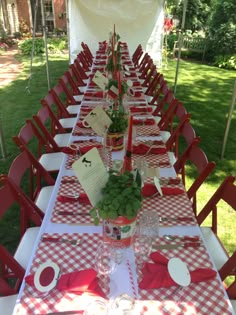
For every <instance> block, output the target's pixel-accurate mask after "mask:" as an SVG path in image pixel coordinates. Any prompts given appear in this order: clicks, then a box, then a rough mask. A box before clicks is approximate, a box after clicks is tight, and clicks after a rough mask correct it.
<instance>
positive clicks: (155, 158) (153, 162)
mask: <svg viewBox="0 0 236 315" xmlns="http://www.w3.org/2000/svg"><path fill="white" fill-rule="evenodd" d="M140 158H144V159H145V161H146V162H147V163H148V166H149V167H154V168H155V167H159V166H160V167H170V166H171V164H170V159H169V155H168V153H163V154H151V153H149V154H147V155H145V154H144V155H142V154H132V160H133V161H134V162H135V161H136V160H137V159H140Z"/></svg>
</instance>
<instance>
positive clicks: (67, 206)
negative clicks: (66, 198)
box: [51, 176, 93, 225]
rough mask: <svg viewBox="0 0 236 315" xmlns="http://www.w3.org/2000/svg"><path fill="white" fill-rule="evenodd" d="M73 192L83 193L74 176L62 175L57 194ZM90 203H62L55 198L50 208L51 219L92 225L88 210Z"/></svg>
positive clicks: (71, 193) (59, 221) (57, 221)
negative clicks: (64, 212)
mask: <svg viewBox="0 0 236 315" xmlns="http://www.w3.org/2000/svg"><path fill="white" fill-rule="evenodd" d="M74 193H77V194H79V193H84V190H83V188H82V187H81V185H80V183H79V182H78V180H77V178H76V177H75V176H63V177H62V181H61V183H60V187H59V190H58V195H60V194H62V195H73V194H74ZM91 208H92V205H89V204H80V203H79V201H73V202H65V203H62V202H60V201H58V200H56V202H55V205H54V207H53V210H52V216H51V221H52V222H54V223H67V224H90V225H93V220H92V219H91V217H90V215H89V210H90V209H91ZM59 211H66V212H73V213H82V214H83V213H84V214H85V215H82V214H78V215H76V214H72V215H69V214H59Z"/></svg>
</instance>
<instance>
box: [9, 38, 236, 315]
mask: <svg viewBox="0 0 236 315" xmlns="http://www.w3.org/2000/svg"><path fill="white" fill-rule="evenodd" d="M122 56H124V58H123V59H122V60H123V64H126V65H128V66H129V67H130V69H131V72H130V73H131V74H126V76H127V78H129V79H131V80H132V81H133V82H139V79H138V77H137V73H136V72H135V71H134V69H133V65H132V62H131V59H130V56H129V53H128V48H127V45H125V44H124V45H123V46H122ZM101 60H104V59H102V55H101V54H100V53H99V50H98V52H97V54H96V57H95V61H94V64H93V68H92V72H93V73H94V72H95V71H96V70H100V71H104V62H100V61H101ZM135 86H137V90H138V91H142V88H141V85H140V86H138V84H136V85H135ZM98 91H99V90H98V89H97V87H96V86H95V85H94V84H93V83H91V81H90V82H89V83H88V86H87V91H86V92H85V96H84V100H83V101H82V103H81V109H80V113H78V116H77V117H78V121H79V120H81V119H82V118H83V117H84V116H85V115H86V113H87V108H88V107H93V106H97V105H104V99H102V98H100V97H93V96H92V97H91V93H95V92H98ZM89 93H90V94H89ZM89 95H90V96H89ZM140 104H141V105H142V106H147V104H146V101H145V97H144V95H143V94H142V95H141V96H138V97H136V98H135V97H128V99H127V106H131V105H132V106H140ZM134 115H135V114H134ZM137 115H138V114H137ZM147 115H148V116H145V115H142V116H141V118H142V117H149V116H150V113H148V114H147ZM91 139H93V140H94V141H101V138H100V137H97V136H96V135H94V134H93V132H92V131H91V130H89V129H88V128H87V129H85V128H81V127H78V125H75V127H74V129H73V131H72V133H71V138H70V142H71V143H73V142H74V141H85V142H84V143H85V144H88V143H89V142H86V141H88V140H91ZM147 139H148V140H156V139H159V140H160V139H161V136H160V133H159V130H158V128H157V127H156V126H155V127H153V126H151V127H150V126H146V125H140V126H137V127H136V140H137V141H143V140H147ZM82 145H83V144H82ZM162 146H163V145H162ZM99 150H100V149H99ZM123 155H124V150H122V151H118V152H112V154H111V160H110V161H109V165H110V166H111V165H112V161H114V160H120V159H123ZM135 158H137V156H136V157H135V155H133V159H134V160H135ZM148 159H149V162H150V163H152V164H155V163H156V165H159V166H160V177H161V178H165V179H167V180H168V179H169V178H175V177H176V174H175V171H174V169H173V167H172V166H171V164H170V162H169V158H168V154H167V153H166V154H160V155H154V154H150V155H148ZM73 161H74V157H72V156H71V155H67V156H66V157H65V159H64V163H63V165H62V167H61V169H60V171H59V174H58V177H57V180H56V185H55V187H54V190H53V194H52V197H51V199H50V203H49V205H48V208H47V211H46V214H45V218H44V220H43V223H42V226H41V228H40V232H39V235H38V238H37V240H36V243H35V246H34V251H33V253H32V257H31V259H30V262H29V265H28V268H27V270H26V275H33V274H34V273H35V272H36V270H37V269H38V268H39V267H40V265H41V264H42V263H44V262H46V261H52V262H55V263H56V264H57V265H59V266H60V268H61V274H62V275H63V274H66V273H69V272H73V271H77V270H84V269H87V268H95V263H96V258H95V253H96V249H97V244H98V242H99V241H101V240H102V226H101V225H99V226H95V225H94V224H93V221H92V220H91V218H90V216H88V215H86V214H85V215H66V214H65V215H61V214H60V211H66V212H70V211H71V212H76V211H77V210H79V211H80V212H83V213H88V211H89V209H90V208H91V205H88V204H79V202H76V203H75V202H73V203H61V202H60V201H58V199H57V197H58V194H62V193H63V194H69V193H71V191H77V192H79V191H80V192H81V191H82V188H81V185H80V183H79V182H78V181H76V178H75V173H74V171H73V169H72V168H71V165H72V163H73ZM147 181H149V182H152V179H151V178H148V179H147ZM177 185H178V187H182V188H183V186H182V184H181V183H179V184H177ZM169 186H170V187H172V186H173V187H176V184H170V185H169ZM147 210H154V211H157V213H158V215H159V217H167V218H168V217H169V218H171V217H183V216H184V217H188V218H190V219H189V220H179V221H178V220H173V221H171V220H169V221H164V222H160V228H159V237H157V238H156V239H155V241H154V242H153V247H152V252H155V251H156V249H155V246H156V245H160V244H163V245H164V244H173V243H170V241H168V240H166V238H164V237H163V236H164V235H165V234H170V235H175V236H179V237H181V236H198V237H199V238H200V240H201V242H202V243H201V246H200V247H197V248H195V247H179V248H176V249H171V250H170V249H161V250H159V252H160V253H161V254H162V255H164V256H165V257H166V258H167V259H171V258H173V257H178V258H180V259H182V261H184V262H185V263H186V264H187V266H188V268H189V270H190V271H192V270H194V269H197V268H212V269H215V267H214V264H213V262H212V259H211V257H210V256H209V253H208V251H207V249H206V247H205V244H204V241H203V240H202V235H201V230H200V228H199V226H198V225H197V221H196V219H195V217H194V214H193V211H192V207H191V202H190V201H189V199H188V197H187V194H186V192H185V193H183V194H181V195H174V196H162V197H160V196H159V195H156V196H155V197H153V198H144V200H143V206H142V209H141V211H140V214H139V217H140V215H141V214H142V213H143V212H144V211H147ZM139 217H138V220H139ZM45 237H46V238H48V237H49V238H57V237H60V238H63V239H67V240H80V242H79V244H78V245H74V244H72V243H69V242H67V243H63V242H50V241H49V242H47V241H45V240H43V238H45ZM174 244H176V243H174ZM146 259H147V261H150V259H149V258H148V257H147V258H146ZM141 277H142V274H141V273H140V272H139V271H138V269H137V258H135V255H134V252H133V248H132V246H131V247H129V248H127V249H126V250H125V257H124V259H123V260H122V262H121V263H120V264H118V265H117V266H116V269H115V271H114V272H113V273H112V274H111V275H110V276H109V277H108V276H105V275H98V278H99V284H100V287H101V288H102V290H103V292H104V294H105V296H106V300H107V301H108V302H109V303H110V304H112V301H113V300H114V299H115V298H117V297H119V296H120V295H122V294H124V293H125V294H128V296H130V297H132V298H133V299H134V300H135V308H134V310H133V313H130V314H145V315H148V314H184V315H185V314H186V315H187V314H188V315H189V314H198V315H199V314H215V315H217V314H219V315H222V314H224V315H227V314H233V310H232V308H231V305H230V303H229V300H228V298H227V295H226V292H225V290H224V288H223V285H222V283H221V280H220V278H219V275H218V274H217V276H216V277H215V278H213V279H210V280H206V281H202V282H198V283H190V285H189V286H187V287H183V288H181V290H176V288H178V286H170V287H166V288H159V289H140V288H139V286H138V284H139V282H140V281H141ZM93 299H95V297H94V296H92V295H89V294H86V292H84V293H80V294H78V292H76V293H74V292H70V291H66V290H65V291H59V290H57V287H56V288H53V289H52V290H51V291H49V292H47V293H46V294H42V293H39V292H37V290H35V289H34V286H32V285H30V284H28V283H26V282H25V281H24V282H23V284H22V286H21V289H20V292H19V296H18V300H17V304H16V307H15V310H14V314H15V315H16V314H21V315H31V314H47V313H53V312H59V311H69V310H77V311H78V314H83V312H84V310H85V309H86V307H87V305H88V304H89V303H90V302H91V301H92V300H93ZM65 314H66V313H65ZM68 314H69V313H68ZM109 314H113V312H112V311H110V313H109ZM120 314H121V313H120Z"/></svg>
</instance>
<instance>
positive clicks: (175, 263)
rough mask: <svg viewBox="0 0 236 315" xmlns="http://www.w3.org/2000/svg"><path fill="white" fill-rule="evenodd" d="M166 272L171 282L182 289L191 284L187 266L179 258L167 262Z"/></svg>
mask: <svg viewBox="0 0 236 315" xmlns="http://www.w3.org/2000/svg"><path fill="white" fill-rule="evenodd" d="M168 271H169V275H170V276H171V278H172V280H174V282H176V283H177V284H178V285H180V286H182V287H187V286H188V285H189V284H190V283H191V276H190V272H189V270H188V267H187V265H186V264H185V263H184V262H183V261H182V260H181V259H180V258H171V259H170V260H169V261H168Z"/></svg>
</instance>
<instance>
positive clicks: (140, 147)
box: [132, 143, 167, 155]
mask: <svg viewBox="0 0 236 315" xmlns="http://www.w3.org/2000/svg"><path fill="white" fill-rule="evenodd" d="M132 152H133V153H134V154H141V155H144V154H146V153H147V152H148V153H150V154H164V153H166V152H167V149H166V148H164V147H163V148H160V147H150V146H148V145H146V144H144V143H140V144H137V145H133V148H132Z"/></svg>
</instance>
